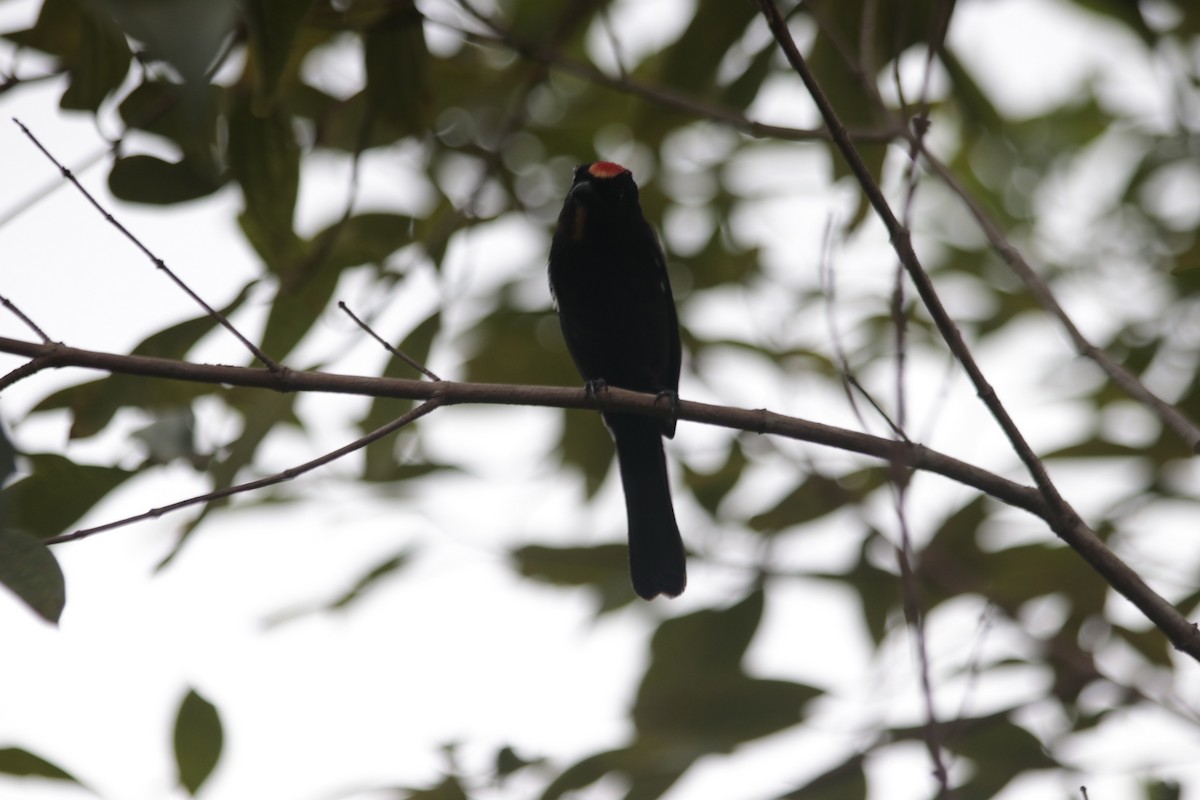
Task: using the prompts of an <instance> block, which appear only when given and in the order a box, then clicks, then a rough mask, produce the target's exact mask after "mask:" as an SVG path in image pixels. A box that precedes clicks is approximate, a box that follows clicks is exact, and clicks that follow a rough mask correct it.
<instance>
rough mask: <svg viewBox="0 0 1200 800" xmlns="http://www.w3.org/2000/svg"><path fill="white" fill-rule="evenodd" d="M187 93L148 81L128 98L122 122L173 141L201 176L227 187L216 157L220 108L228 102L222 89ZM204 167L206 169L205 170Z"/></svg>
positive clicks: (177, 86) (123, 102)
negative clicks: (214, 154)
mask: <svg viewBox="0 0 1200 800" xmlns="http://www.w3.org/2000/svg"><path fill="white" fill-rule="evenodd" d="M185 94H188V92H187V90H186V89H185V88H184V87H183V86H181V85H180V84H178V83H170V82H168V81H152V80H146V81H143V82H142V83H140V84H138V85H137V86H136V87H134V89H133V91H131V92H130V93H129V94H127V95H125V97H124V99H122V100H121V105H120V107H119V108H118V110H119V111H120V114H121V119H122V120H124V122H125V124H126V125H127V126H128V127H130V128H137V129H139V130H144V131H147V132H149V133H155V134H158V135H159V136H163V137H166V138H167V139H170V140H171V141H172V142H174V143H175V144H177V145H179V147H180V149H181V150H182V151H183V152H184V154H185V159H184V160H185V161H186V162H187V163H188V164H189V166H191V167H192V168H193V170H194V171H196V172H197V174H198V175H201V176H204V175H207V176H211V179H212V180H220V181H221V183H222V184H223V183H224V176H223V175H221V170H220V169H219V168H218V166H217V165H216V163H215V161H214V158H213V153H214V150H215V149H216V146H217V144H216V139H217V107H218V104H219V103H220V102H221V101H222V100H223V99H224V96H225V90H224V89H223V88H222V87H217V86H206V87H203V88H200V89H195V90H194V91H193V92H192V93H191V94H190V95H189V96H188V97H187V98H186V100H187V101H189V102H185ZM201 165H203V166H201Z"/></svg>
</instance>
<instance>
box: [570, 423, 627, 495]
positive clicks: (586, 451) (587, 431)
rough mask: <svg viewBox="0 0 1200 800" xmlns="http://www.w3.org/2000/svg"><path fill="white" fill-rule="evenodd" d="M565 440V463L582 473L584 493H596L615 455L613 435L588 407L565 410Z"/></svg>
mask: <svg viewBox="0 0 1200 800" xmlns="http://www.w3.org/2000/svg"><path fill="white" fill-rule="evenodd" d="M562 419H563V435H562V443H561V445H560V446H559V452H560V453H561V454H562V463H563V465H564V466H571V467H576V468H577V469H579V470H580V472H582V473H583V478H584V495H585V496H586V497H587V498H589V499H590V498H592V497H595V496H596V492H598V491H600V487H601V485H603V483H604V479H605V477H607V476H608V470H609V467H610V466H612V463H613V459H614V458H616V448H615V446H614V445H613V441H612V436H611V435H610V434H609V432H608V428H606V427H605V426H604V422H603V421H602V420H601V419H600V415H599V414H595V413H591V412H586V411H583V412H581V411H574V410H569V411H564V412H563V415H562Z"/></svg>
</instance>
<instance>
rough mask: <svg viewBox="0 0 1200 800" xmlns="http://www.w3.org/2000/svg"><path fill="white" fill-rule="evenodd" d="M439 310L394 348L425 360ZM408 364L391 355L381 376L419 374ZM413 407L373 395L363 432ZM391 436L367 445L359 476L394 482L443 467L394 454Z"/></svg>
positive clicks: (407, 402)
mask: <svg viewBox="0 0 1200 800" xmlns="http://www.w3.org/2000/svg"><path fill="white" fill-rule="evenodd" d="M441 320H442V317H441V313H440V312H436V311H435V312H434V313H433V314H431V315H430V316H429V317H427V318H426V319H425V320H424V321H422V322H421V323H420V324H419V325H417V327H416V328H414V329H413V330H412V331H411V332H410V333H409V334H408V336H406V337H404V341H402V342H400V344H399V346H398V349H399V350H400V351H401V352H402V353H404V354H405V355H407V356H408V357H409V358H411V359H413V360H414V361H416V362H417V363H418V364H424V363H426V361H428V359H429V350H430V348H431V347H432V346H433V340H434V338H435V337H436V336H437V333H438V332H439V331H440V330H441V327H442V321H441ZM415 373H416V370H414V369H413V368H412V367H410V366H409V365H408V364H406V363H405V362H404V361H402V360H401V359H399V358H392V359H390V360H389V361H388V363H387V366H386V367H385V368H384V375H385V376H386V377H389V378H415V377H419V376H418V375H417V374H415ZM412 407H413V402H412V401H411V400H400V399H397V398H394V397H376V398H375V399H374V400H372V401H371V408H370V410H369V411H368V412H367V414H366V416H365V417H363V418H362V420H360V421H359V423H358V425H359V428H360V429H361V430H362V431H363V433H369V432H370V431H373V430H376V429H378V428H381V427H382V426H384V425H386V424H387V423H389V422H391V421H392V420H394V419H396V418H397V417H400V416H403V415H404V414H405V413H407V412H408V411H409V410H410V409H412ZM400 435H401V436H411V435H413V434H412V433H411V432H401V434H400ZM395 441H396V440H395V438H389V439H384V440H383V441H380V442H376V443H375V444H374V445H372V446H371V447H368V448H367V451H366V454H365V461H364V464H363V479H364V480H368V481H396V480H408V479H410V478H414V477H420V476H421V475H423V474H427V473H429V472H432V471H434V470H438V469H446V468H447V467H445V466H444V465H438V464H424V465H422V464H406V463H402V462H401V461H400V459H399V458H398V457H397V451H398V449H397V447H396V446H395V444H394V443H395Z"/></svg>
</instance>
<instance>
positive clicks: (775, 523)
mask: <svg viewBox="0 0 1200 800" xmlns="http://www.w3.org/2000/svg"><path fill="white" fill-rule="evenodd" d="M883 479H884V471H883V470H881V469H868V470H862V471H860V472H858V473H856V474H855V475H852V476H847V477H845V478H842V479H840V480H834V479H832V478H826V477H825V476H824V475H820V474H818V473H815V472H814V473H811V474H810V475H809V476H808V477H807V478H805V479H804V481H803V482H802V483H801V484H800V485H799V486H797V487H796V488H795V489H793V490H792V491H791V492H789V493H788V494H787V495H786V496H785V497H783V499H781V500H780V501H779V502H777V503H776V504H775V506H774V508H772V509H771V510H769V511H764V512H762V513H760V514H755V515H754V516H753V517H751V518H750V519H749V521H748V522H749V525H750V527H751V528H753V529H754V530H756V531H759V532H761V533H768V534H773V533H778V532H779V531H782V530H784V529H786V528H790V527H792V526H794V525H800V524H802V523H805V522H811V521H812V520H814V519H820V518H821V517H823V516H825V515H826V514H831V513H833V512H834V511H837V510H838V509H839V508H842V507H843V506H846V505H849V504H852V503H856V502H858V501H860V500H862V499H863V498H864V497H866V496H867V495H868V494H870V493H871V492H873V491H874V490H875V489H876V488H878V487H879V486H880V485H881V484H882V482H883Z"/></svg>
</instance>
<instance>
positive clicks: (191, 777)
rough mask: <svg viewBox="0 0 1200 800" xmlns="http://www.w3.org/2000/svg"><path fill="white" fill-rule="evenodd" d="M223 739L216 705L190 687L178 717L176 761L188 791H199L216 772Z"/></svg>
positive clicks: (176, 722) (176, 723) (176, 726)
mask: <svg viewBox="0 0 1200 800" xmlns="http://www.w3.org/2000/svg"><path fill="white" fill-rule="evenodd" d="M223 740H224V734H223V732H222V730H221V718H220V716H219V715H218V714H217V709H216V706H214V705H213V704H212V703H210V702H208V701H207V700H205V699H204V698H203V697H201V696H200V695H199V694H197V693H196V691H195V690H194V689H193V690H189V691H188V693H187V696H186V697H184V698H183V703H182V704H181V705H180V706H179V713H178V715H177V716H176V717H175V763H176V766H177V767H178V768H179V782H180V783H181V784H183V787H184V788H185V789H187V791H188V794H191V795H194V794H196V792H198V791H199V790H200V787H201V786H203V785H204V782H205V781H206V780H208V776H209V775H211V774H212V771H213V769H214V768H215V767H216V766H217V761H219V760H220V758H221V748H222V746H223Z"/></svg>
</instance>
